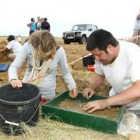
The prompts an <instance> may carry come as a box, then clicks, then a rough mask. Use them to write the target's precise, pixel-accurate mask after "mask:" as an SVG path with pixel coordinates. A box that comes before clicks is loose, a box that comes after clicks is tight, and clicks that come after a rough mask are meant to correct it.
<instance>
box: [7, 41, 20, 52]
mask: <svg viewBox="0 0 140 140" xmlns="http://www.w3.org/2000/svg"><path fill="white" fill-rule="evenodd" d="M6 47H7V48H8V49H9V50H12V52H13V53H14V54H15V55H17V53H18V52H19V51H20V50H21V48H22V45H21V44H20V43H19V42H18V41H17V40H12V41H10V42H9V43H8V45H7V46H6Z"/></svg>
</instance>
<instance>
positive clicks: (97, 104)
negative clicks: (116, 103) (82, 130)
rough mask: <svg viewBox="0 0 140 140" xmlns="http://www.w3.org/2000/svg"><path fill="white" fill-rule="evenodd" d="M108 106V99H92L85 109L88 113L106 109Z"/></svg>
mask: <svg viewBox="0 0 140 140" xmlns="http://www.w3.org/2000/svg"><path fill="white" fill-rule="evenodd" d="M106 107H108V103H107V100H106V99H103V100H96V101H91V102H89V103H87V104H86V105H85V106H84V107H83V109H84V110H85V111H88V113H92V112H94V111H96V110H102V109H105V108H106Z"/></svg>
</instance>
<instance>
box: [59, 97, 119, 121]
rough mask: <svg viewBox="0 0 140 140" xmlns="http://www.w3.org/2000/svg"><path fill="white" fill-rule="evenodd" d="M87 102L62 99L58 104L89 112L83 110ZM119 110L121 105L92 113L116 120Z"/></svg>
mask: <svg viewBox="0 0 140 140" xmlns="http://www.w3.org/2000/svg"><path fill="white" fill-rule="evenodd" d="M86 103H87V102H81V101H77V100H70V99H65V100H63V101H61V102H60V104H58V107H60V108H63V109H67V110H72V111H76V112H82V113H86V114H87V112H85V111H84V110H83V107H84V106H85V105H86ZM110 112H111V113H110ZM118 112H119V107H110V108H106V109H104V110H97V111H95V112H93V113H91V114H92V115H95V116H100V117H104V118H108V119H111V120H115V119H116V116H117V114H118Z"/></svg>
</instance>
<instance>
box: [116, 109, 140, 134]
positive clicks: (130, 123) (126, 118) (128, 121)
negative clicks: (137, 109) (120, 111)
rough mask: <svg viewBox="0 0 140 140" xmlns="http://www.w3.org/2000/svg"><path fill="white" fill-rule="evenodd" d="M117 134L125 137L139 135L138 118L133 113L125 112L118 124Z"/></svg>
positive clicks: (139, 125)
mask: <svg viewBox="0 0 140 140" xmlns="http://www.w3.org/2000/svg"><path fill="white" fill-rule="evenodd" d="M117 133H118V134H119V135H123V136H126V137H129V136H130V135H133V134H138V133H140V120H139V118H138V117H137V116H136V115H135V114H134V113H133V112H129V111H126V112H125V113H124V115H123V118H122V120H121V122H120V124H119V127H118V130H117Z"/></svg>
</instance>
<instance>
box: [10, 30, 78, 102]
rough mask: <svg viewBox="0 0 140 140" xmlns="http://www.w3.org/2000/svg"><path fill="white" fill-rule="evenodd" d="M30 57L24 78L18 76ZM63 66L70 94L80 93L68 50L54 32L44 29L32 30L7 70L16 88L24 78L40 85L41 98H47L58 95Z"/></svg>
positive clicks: (63, 73) (24, 80)
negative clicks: (68, 62)
mask: <svg viewBox="0 0 140 140" xmlns="http://www.w3.org/2000/svg"><path fill="white" fill-rule="evenodd" d="M25 60H27V70H26V73H25V75H24V77H23V80H22V81H21V80H19V79H18V70H19V68H20V67H21V66H22V64H23V62H25ZM58 66H59V67H60V69H61V72H62V75H63V78H64V80H65V82H66V84H67V86H68V88H69V90H70V91H72V92H70V96H71V97H72V98H75V97H76V96H77V94H78V93H77V89H76V83H75V81H74V79H73V77H72V75H71V74H70V72H69V70H68V65H67V59H66V54H65V51H64V49H63V48H62V47H58V46H57V44H56V41H55V39H54V37H53V35H52V34H51V33H49V32H48V31H45V30H40V31H36V32H34V33H32V34H31V36H30V37H29V40H28V41H27V42H26V43H25V44H24V45H23V47H22V49H21V51H20V53H19V54H18V55H17V57H16V59H15V60H14V62H13V63H12V64H11V65H10V67H9V70H8V74H9V81H10V83H11V85H12V87H13V88H17V87H18V88H20V87H22V82H29V83H33V84H35V85H37V86H39V88H40V90H41V92H42V99H43V100H44V99H45V101H47V100H49V99H52V98H54V97H55V94H56V93H55V90H56V72H57V67H58Z"/></svg>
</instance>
